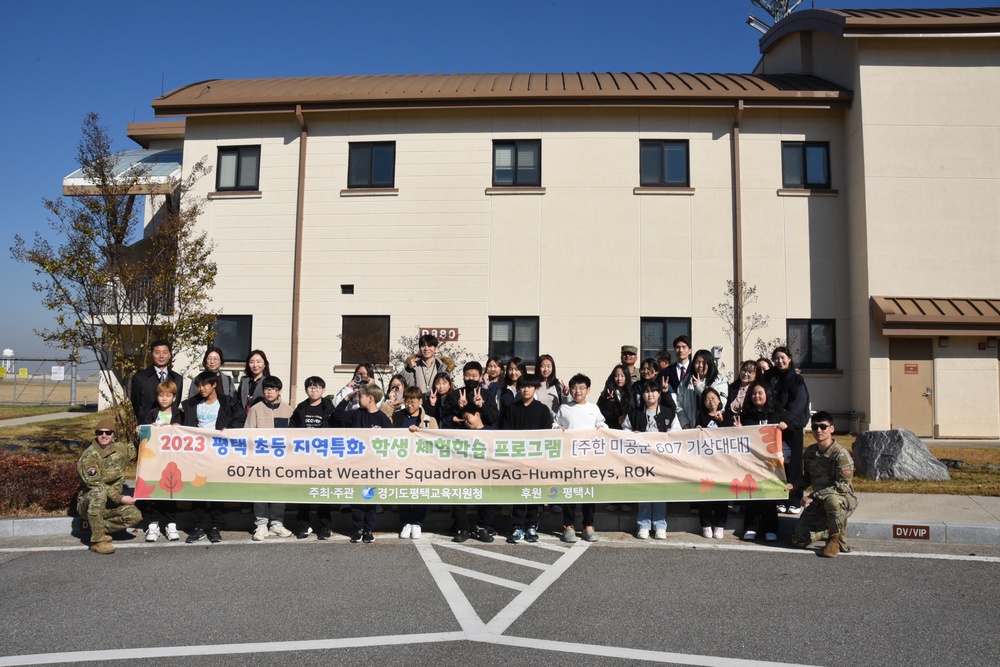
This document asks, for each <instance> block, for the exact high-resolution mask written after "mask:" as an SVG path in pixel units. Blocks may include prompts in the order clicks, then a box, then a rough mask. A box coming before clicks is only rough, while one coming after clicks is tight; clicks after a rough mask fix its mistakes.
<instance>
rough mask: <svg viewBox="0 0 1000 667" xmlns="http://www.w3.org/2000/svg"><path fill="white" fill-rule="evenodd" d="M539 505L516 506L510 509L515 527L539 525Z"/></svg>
mask: <svg viewBox="0 0 1000 667" xmlns="http://www.w3.org/2000/svg"><path fill="white" fill-rule="evenodd" d="M539 507H540V506H539V505H514V506H513V507H511V508H510V520H511V522H512V523H513V524H514V525H515V526H524V525H527V524H530V525H537V524H538V508H539Z"/></svg>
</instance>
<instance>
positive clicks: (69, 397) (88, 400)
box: [0, 357, 100, 405]
mask: <svg viewBox="0 0 1000 667" xmlns="http://www.w3.org/2000/svg"><path fill="white" fill-rule="evenodd" d="M91 365H93V366H95V368H96V362H86V363H83V364H81V363H79V362H77V361H74V360H72V359H51V358H39V357H4V358H3V359H0V403H18V404H23V405H96V404H97V402H98V396H99V392H100V383H99V382H98V380H97V378H96V377H95V378H93V379H91V378H88V379H86V380H81V379H80V371H81V368H82V367H84V370H87V369H86V368H85V367H87V366H91ZM91 374H92V375H93V373H91Z"/></svg>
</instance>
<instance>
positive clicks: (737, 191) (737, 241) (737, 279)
mask: <svg viewBox="0 0 1000 667" xmlns="http://www.w3.org/2000/svg"><path fill="white" fill-rule="evenodd" d="M742 120H743V100H737V101H736V118H735V119H734V120H733V282H734V283H735V289H734V290H733V329H734V331H733V344H734V347H735V349H734V350H733V377H734V379H737V380H738V379H739V372H740V362H742V361H743V360H742V359H741V358H740V357H741V356H742V354H743V344H744V341H743V326H742V324H743V305H744V304H743V184H742V177H741V175H740V122H741V121H742Z"/></svg>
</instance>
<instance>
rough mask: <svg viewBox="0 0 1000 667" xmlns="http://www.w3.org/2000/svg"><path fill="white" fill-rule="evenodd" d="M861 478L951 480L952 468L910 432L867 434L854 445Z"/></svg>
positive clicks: (855, 458) (874, 432)
mask: <svg viewBox="0 0 1000 667" xmlns="http://www.w3.org/2000/svg"><path fill="white" fill-rule="evenodd" d="M854 462H855V464H856V465H857V472H858V474H859V475H864V476H865V477H869V478H871V479H907V480H910V479H933V480H946V479H951V475H949V474H948V468H946V467H945V466H944V464H943V463H941V462H940V461H938V460H937V459H935V458H934V457H933V456H932V455H931V452H930V450H928V449H927V445H925V444H924V443H923V441H921V440H920V438H918V437H917V436H915V435H913V433H911V432H910V431H907V430H906V429H902V428H900V429H893V430H891V431H866V432H865V433H861V434H859V435H858V439H857V440H856V441H855V442H854Z"/></svg>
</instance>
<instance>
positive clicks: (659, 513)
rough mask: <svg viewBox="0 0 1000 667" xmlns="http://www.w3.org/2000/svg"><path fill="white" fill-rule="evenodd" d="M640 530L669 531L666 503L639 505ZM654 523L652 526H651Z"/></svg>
mask: <svg viewBox="0 0 1000 667" xmlns="http://www.w3.org/2000/svg"><path fill="white" fill-rule="evenodd" d="M638 523H639V528H645V529H646V530H649V529H650V528H651V527H652V529H653V530H666V529H667V504H666V503H639V520H638ZM650 523H652V526H650Z"/></svg>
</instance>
